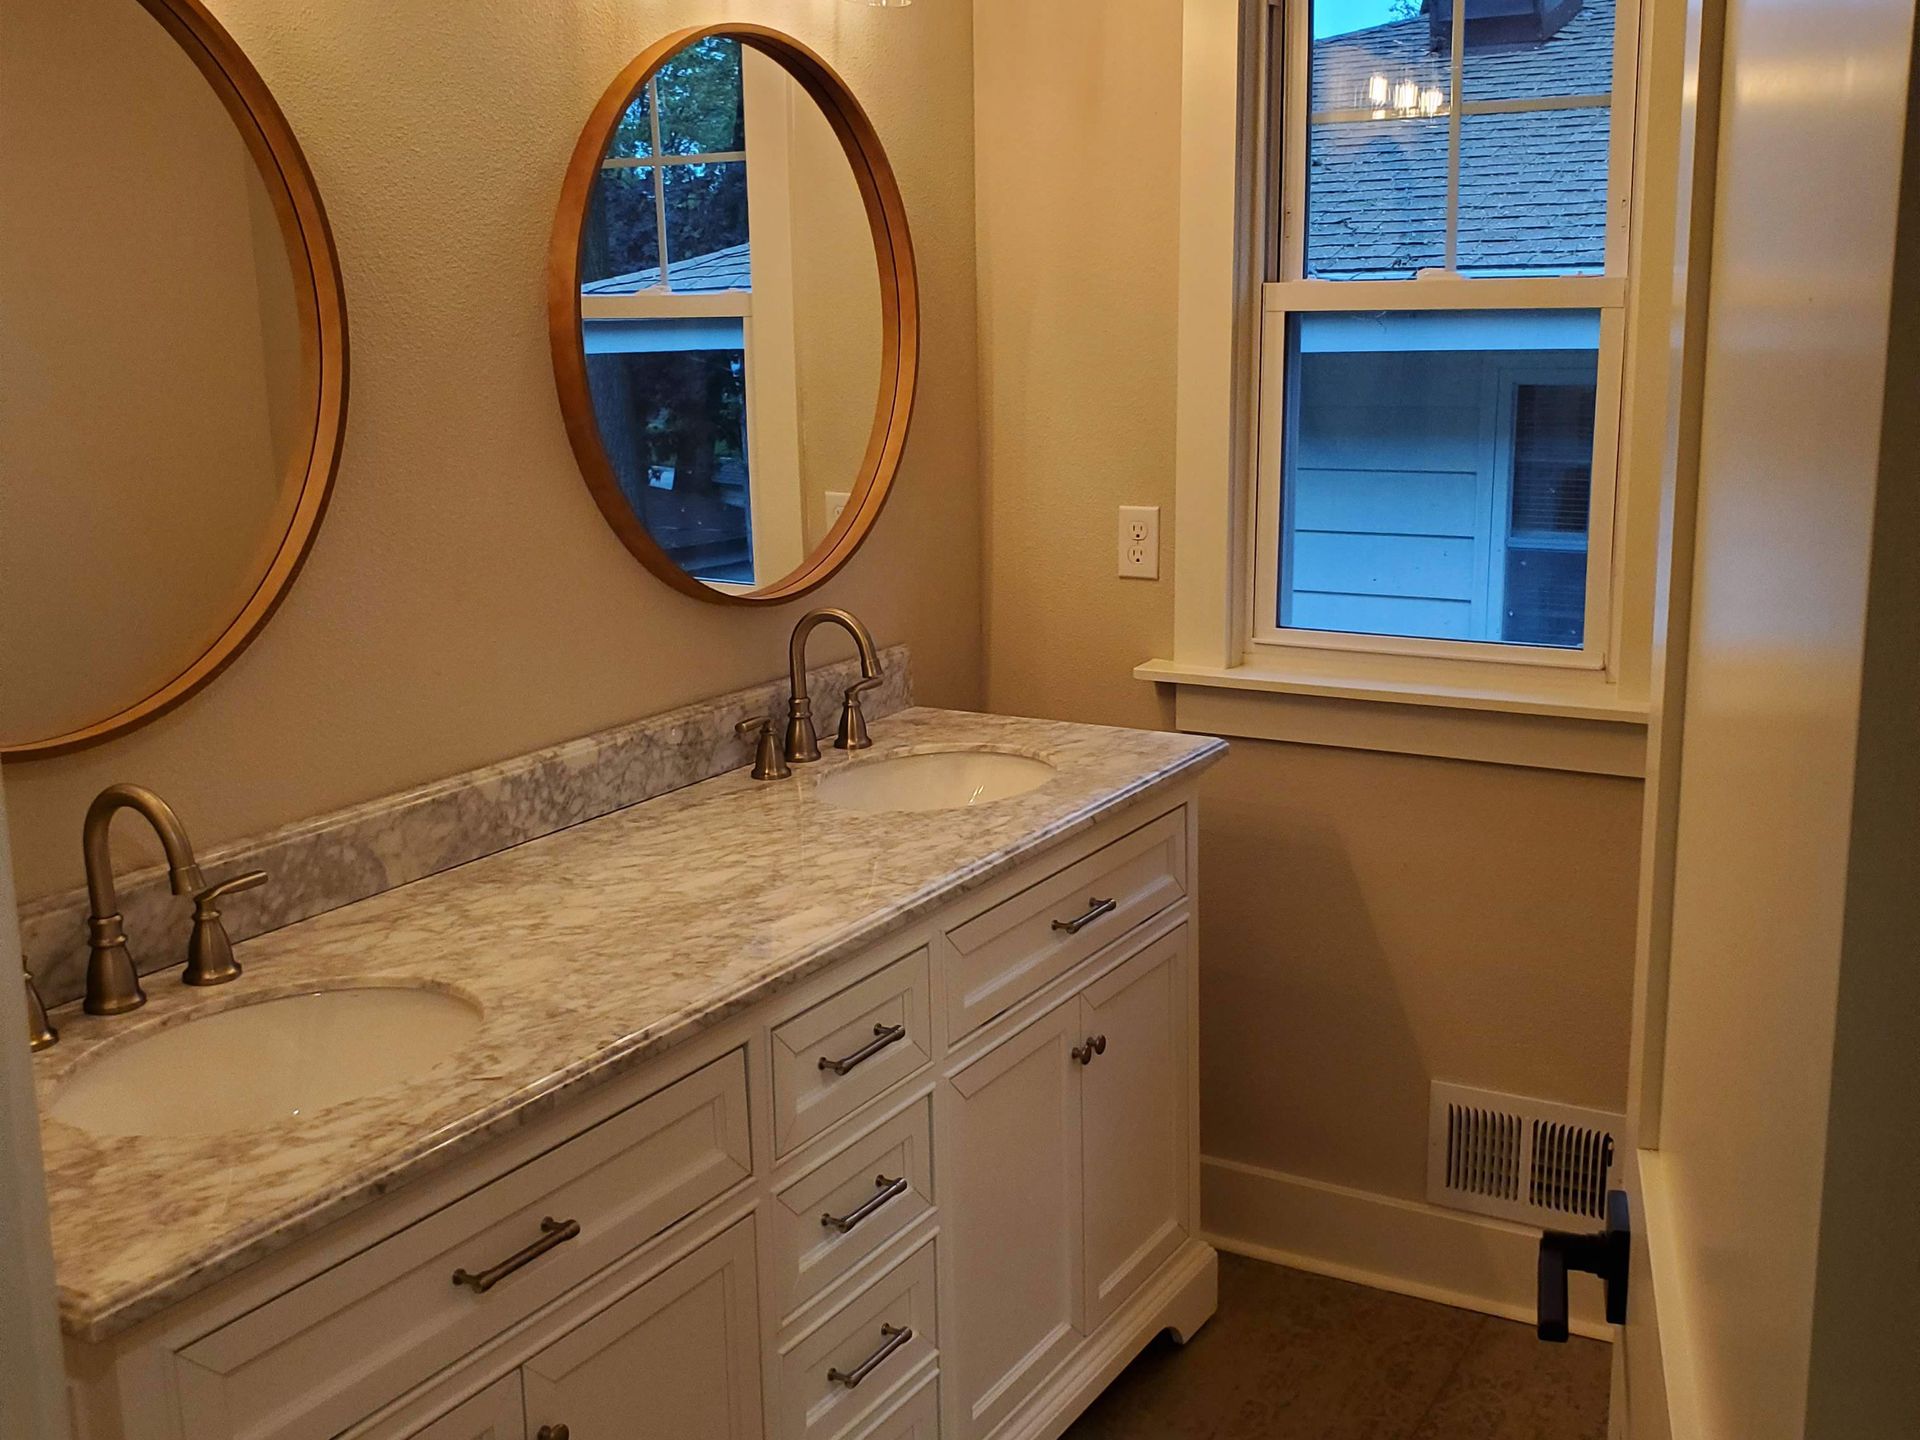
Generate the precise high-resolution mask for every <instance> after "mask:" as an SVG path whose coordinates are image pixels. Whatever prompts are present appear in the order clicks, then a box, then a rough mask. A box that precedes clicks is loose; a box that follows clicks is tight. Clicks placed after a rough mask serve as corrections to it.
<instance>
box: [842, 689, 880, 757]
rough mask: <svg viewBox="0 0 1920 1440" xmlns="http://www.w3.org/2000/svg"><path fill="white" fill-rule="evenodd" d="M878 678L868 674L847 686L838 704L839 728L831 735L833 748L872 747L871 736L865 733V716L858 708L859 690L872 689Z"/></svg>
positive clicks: (857, 748) (864, 748)
mask: <svg viewBox="0 0 1920 1440" xmlns="http://www.w3.org/2000/svg"><path fill="white" fill-rule="evenodd" d="M880 679H881V677H880V676H878V675H870V676H868V677H867V678H865V679H863V680H856V681H854V682H853V684H851V685H849V686H848V687H847V690H846V694H845V696H844V697H842V701H841V705H840V730H839V733H838V734H836V735H835V736H834V737H833V748H834V749H836V750H869V749H871V748H872V747H873V737H872V736H871V735H869V734H868V733H867V717H866V714H865V712H864V711H862V710H861V708H860V692H861V691H862V690H871V689H873V687H874V686H876V685H878V684H879V683H880Z"/></svg>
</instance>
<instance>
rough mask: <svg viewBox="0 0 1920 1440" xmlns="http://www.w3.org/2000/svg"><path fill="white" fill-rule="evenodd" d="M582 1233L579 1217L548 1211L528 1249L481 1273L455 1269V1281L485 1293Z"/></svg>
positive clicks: (563, 1430)
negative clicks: (564, 1217) (565, 1217)
mask: <svg viewBox="0 0 1920 1440" xmlns="http://www.w3.org/2000/svg"><path fill="white" fill-rule="evenodd" d="M579 1233H580V1222H579V1221H578V1220H556V1219H554V1218H553V1217H552V1216H551V1215H549V1216H548V1217H547V1218H546V1219H544V1220H542V1221H541V1222H540V1238H539V1239H538V1240H536V1241H534V1242H533V1243H532V1244H531V1245H529V1246H527V1248H526V1249H524V1250H521V1251H517V1252H516V1253H514V1254H512V1255H509V1256H508V1257H507V1258H506V1259H504V1260H502V1261H501V1262H500V1263H499V1264H498V1265H494V1266H492V1267H490V1268H488V1269H486V1270H482V1271H481V1272H480V1273H479V1274H478V1275H476V1274H474V1273H473V1271H471V1270H456V1271H454V1272H453V1283H454V1284H456V1285H465V1286H466V1287H467V1288H468V1289H470V1290H472V1291H473V1293H474V1294H476V1295H484V1294H486V1293H487V1291H489V1290H491V1289H492V1288H493V1287H494V1286H496V1285H498V1284H499V1283H500V1282H501V1281H502V1280H504V1279H506V1278H507V1276H509V1275H511V1274H513V1272H514V1271H516V1270H518V1269H519V1268H520V1267H521V1266H522V1265H531V1264H532V1263H533V1262H534V1261H536V1260H538V1259H539V1258H540V1257H541V1256H542V1255H544V1254H546V1253H547V1252H548V1251H549V1250H551V1249H553V1248H554V1247H555V1246H557V1245H564V1244H566V1243H567V1241H569V1240H571V1239H573V1238H574V1236H576V1235H578V1234H579ZM556 1433H557V1434H559V1435H561V1436H563V1437H564V1435H565V1434H566V1429H565V1427H564V1426H562V1427H561V1429H560V1430H559V1431H557V1432H556Z"/></svg>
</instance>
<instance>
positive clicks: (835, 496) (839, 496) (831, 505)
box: [827, 490, 853, 525]
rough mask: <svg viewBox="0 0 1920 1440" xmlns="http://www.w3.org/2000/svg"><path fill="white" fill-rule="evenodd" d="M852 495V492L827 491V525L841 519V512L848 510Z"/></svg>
mask: <svg viewBox="0 0 1920 1440" xmlns="http://www.w3.org/2000/svg"><path fill="white" fill-rule="evenodd" d="M852 493H853V492H852V491H850V490H829V491H827V524H829V525H831V524H833V522H834V521H836V520H838V519H839V518H840V512H841V511H842V510H844V509H846V508H847V500H848V499H849V498H850V497H851V495H852Z"/></svg>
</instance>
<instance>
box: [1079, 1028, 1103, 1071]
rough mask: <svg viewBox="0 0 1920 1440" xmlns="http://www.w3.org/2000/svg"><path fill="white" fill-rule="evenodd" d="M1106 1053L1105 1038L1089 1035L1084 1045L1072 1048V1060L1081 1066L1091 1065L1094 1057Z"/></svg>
mask: <svg viewBox="0 0 1920 1440" xmlns="http://www.w3.org/2000/svg"><path fill="white" fill-rule="evenodd" d="M1106 1053H1107V1037H1106V1036H1104V1035H1089V1036H1087V1043H1086V1044H1084V1045H1076V1046H1074V1047H1073V1058H1074V1059H1076V1060H1078V1061H1079V1062H1080V1063H1081V1064H1082V1065H1091V1064H1092V1063H1093V1057H1094V1056H1096V1055H1104V1054H1106Z"/></svg>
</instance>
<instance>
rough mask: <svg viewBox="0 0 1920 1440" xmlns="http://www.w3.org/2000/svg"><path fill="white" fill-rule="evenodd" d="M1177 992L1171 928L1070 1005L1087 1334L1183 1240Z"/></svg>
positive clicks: (1181, 947) (1181, 1006)
mask: <svg viewBox="0 0 1920 1440" xmlns="http://www.w3.org/2000/svg"><path fill="white" fill-rule="evenodd" d="M1186 984H1187V928H1186V927H1185V926H1184V925H1183V926H1181V927H1180V928H1179V929H1177V930H1175V931H1174V932H1173V933H1172V934H1170V935H1167V936H1165V937H1163V938H1161V939H1159V940H1156V941H1155V942H1154V943H1153V944H1151V945H1149V946H1148V947H1147V948H1146V949H1145V950H1143V951H1141V952H1140V954H1138V955H1136V956H1134V957H1133V959H1131V960H1129V961H1127V963H1126V964H1124V965H1122V966H1121V967H1120V968H1119V969H1117V970H1115V971H1113V972H1112V973H1111V974H1109V975H1104V976H1102V977H1101V978H1100V979H1099V980H1098V981H1096V982H1095V983H1094V984H1092V985H1090V986H1088V987H1087V990H1086V992H1085V994H1084V995H1083V996H1082V998H1081V1013H1082V1034H1081V1037H1080V1044H1081V1046H1082V1047H1085V1048H1083V1050H1082V1053H1083V1054H1085V1053H1088V1051H1089V1050H1090V1051H1092V1052H1093V1053H1092V1055H1091V1058H1090V1059H1089V1060H1088V1061H1087V1063H1086V1064H1085V1065H1084V1066H1083V1067H1082V1069H1083V1071H1084V1073H1083V1074H1082V1075H1081V1077H1080V1115H1081V1144H1080V1149H1081V1155H1082V1156H1083V1157H1084V1164H1083V1167H1082V1175H1081V1185H1082V1187H1083V1189H1084V1191H1085V1195H1086V1206H1085V1225H1086V1237H1085V1245H1086V1283H1087V1328H1088V1329H1089V1330H1093V1329H1096V1328H1098V1327H1099V1326H1100V1325H1101V1324H1102V1323H1103V1322H1104V1321H1105V1320H1106V1318H1107V1317H1108V1316H1109V1315H1111V1314H1112V1313H1113V1312H1114V1311H1115V1310H1116V1309H1118V1308H1119V1307H1120V1305H1121V1304H1122V1303H1123V1302H1124V1301H1125V1300H1126V1298H1127V1297H1128V1296H1129V1295H1131V1294H1132V1293H1133V1292H1134V1291H1135V1290H1136V1289H1138V1288H1139V1286H1140V1283H1141V1282H1142V1281H1143V1280H1145V1279H1146V1278H1147V1277H1148V1276H1149V1275H1151V1274H1153V1272H1154V1271H1155V1270H1156V1269H1157V1268H1159V1265H1160V1263H1161V1261H1163V1260H1165V1259H1166V1258H1167V1257H1168V1256H1169V1255H1171V1254H1172V1253H1173V1252H1174V1251H1175V1250H1176V1249H1177V1248H1178V1247H1179V1245H1180V1242H1181V1240H1182V1239H1184V1238H1185V1235H1186V1216H1185V1206H1184V1204H1183V1203H1182V1202H1183V1197H1184V1195H1185V1191H1186V1179H1185V1177H1186V1154H1187V1136H1186V1116H1187V1055H1186V1048H1187V1047H1186V1043H1185V1037H1186V1019H1187V1002H1186Z"/></svg>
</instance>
